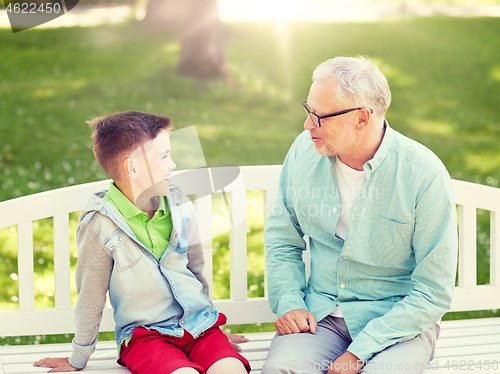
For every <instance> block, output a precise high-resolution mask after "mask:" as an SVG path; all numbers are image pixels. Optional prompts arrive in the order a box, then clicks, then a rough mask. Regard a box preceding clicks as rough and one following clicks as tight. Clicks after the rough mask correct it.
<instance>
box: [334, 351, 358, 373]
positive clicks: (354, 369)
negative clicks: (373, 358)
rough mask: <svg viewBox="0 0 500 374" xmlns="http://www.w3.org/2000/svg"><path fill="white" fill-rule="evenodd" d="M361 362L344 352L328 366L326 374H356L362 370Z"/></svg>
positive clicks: (349, 353)
mask: <svg viewBox="0 0 500 374" xmlns="http://www.w3.org/2000/svg"><path fill="white" fill-rule="evenodd" d="M363 366H364V364H363V361H361V360H360V359H358V357H356V355H353V354H352V353H351V352H349V351H345V352H344V353H343V354H342V355H341V356H340V357H338V358H337V359H336V360H335V361H333V362H332V363H331V364H330V369H329V370H328V373H327V374H358V373H359V371H360V370H361V369H362V368H363Z"/></svg>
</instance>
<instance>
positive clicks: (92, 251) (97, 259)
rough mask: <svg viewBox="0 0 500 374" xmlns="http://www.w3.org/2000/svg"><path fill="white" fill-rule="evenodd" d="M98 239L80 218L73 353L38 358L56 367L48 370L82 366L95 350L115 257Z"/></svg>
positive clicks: (66, 369)
mask: <svg viewBox="0 0 500 374" xmlns="http://www.w3.org/2000/svg"><path fill="white" fill-rule="evenodd" d="M98 239H99V238H98V235H97V233H96V232H95V231H94V229H93V228H92V227H91V226H90V225H89V224H87V223H84V222H80V224H79V225H78V229H77V232H76V240H77V243H78V263H77V264H76V290H77V292H78V301H77V303H76V307H75V322H76V332H75V338H74V339H73V354H72V355H71V357H69V359H68V358H44V359H42V360H39V361H37V362H36V363H35V364H34V366H48V367H51V368H53V369H52V370H50V371H49V372H61V371H75V370H81V369H83V368H84V367H85V366H86V365H87V362H88V360H89V358H90V355H91V354H92V353H93V352H94V350H95V344H96V342H97V338H98V335H99V325H100V323H101V317H102V311H103V309H104V305H105V303H106V292H107V291H108V288H109V279H110V277H111V271H112V270H113V260H112V259H111V257H109V256H108V255H107V254H106V252H105V251H104V250H103V249H102V247H101V244H100V242H99V240H98Z"/></svg>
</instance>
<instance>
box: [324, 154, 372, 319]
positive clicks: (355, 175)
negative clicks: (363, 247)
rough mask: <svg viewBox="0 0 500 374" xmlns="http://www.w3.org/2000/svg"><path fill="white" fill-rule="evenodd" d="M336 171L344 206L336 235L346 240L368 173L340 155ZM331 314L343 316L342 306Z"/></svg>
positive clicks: (341, 201)
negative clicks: (360, 190) (357, 200)
mask: <svg viewBox="0 0 500 374" xmlns="http://www.w3.org/2000/svg"><path fill="white" fill-rule="evenodd" d="M335 173H336V174H337V185H338V188H339V195H340V204H341V206H342V209H341V213H340V217H339V221H338V222H337V227H336V228H335V235H337V236H338V237H339V238H341V239H344V240H345V235H346V232H347V222H348V220H349V212H350V211H351V207H352V204H353V203H354V200H355V199H356V196H357V195H358V192H359V189H360V188H361V185H362V184H363V182H364V180H365V178H366V173H365V171H364V170H355V169H353V168H351V167H349V166H347V165H346V164H344V163H343V162H342V161H340V159H339V158H338V157H337V161H336V163H335ZM330 315H331V316H334V317H342V313H341V312H340V308H337V309H335V310H334V311H333V312H332V313H330Z"/></svg>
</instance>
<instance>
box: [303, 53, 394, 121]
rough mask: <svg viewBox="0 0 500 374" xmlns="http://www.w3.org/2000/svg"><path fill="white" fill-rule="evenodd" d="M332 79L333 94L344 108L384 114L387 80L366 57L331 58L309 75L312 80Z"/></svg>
mask: <svg viewBox="0 0 500 374" xmlns="http://www.w3.org/2000/svg"><path fill="white" fill-rule="evenodd" d="M330 77H335V78H337V80H338V82H339V83H338V85H337V87H336V92H335V93H336V94H337V97H338V99H339V100H340V101H341V102H342V103H344V104H345V105H347V106H350V107H359V106H366V107H369V108H371V109H373V110H374V111H375V112H376V113H377V114H379V115H384V114H385V112H387V109H389V105H390V104H391V91H390V90H389V84H388V83H387V78H386V77H385V75H384V74H383V73H382V72H381V71H380V69H379V68H378V66H377V65H375V64H374V63H373V62H372V61H371V60H370V59H369V58H366V57H335V58H331V59H329V60H327V61H325V62H323V63H321V64H320V65H319V66H318V67H317V68H316V69H315V70H314V73H313V76H312V79H313V81H315V80H322V79H327V78H330Z"/></svg>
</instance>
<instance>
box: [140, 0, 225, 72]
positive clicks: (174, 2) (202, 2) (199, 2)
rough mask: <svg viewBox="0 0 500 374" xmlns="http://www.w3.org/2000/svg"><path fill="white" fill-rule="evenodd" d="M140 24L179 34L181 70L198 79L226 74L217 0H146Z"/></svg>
mask: <svg viewBox="0 0 500 374" xmlns="http://www.w3.org/2000/svg"><path fill="white" fill-rule="evenodd" d="M143 23H144V24H145V25H146V27H148V28H153V29H158V30H164V31H166V32H176V33H178V34H179V35H180V40H181V44H182V49H181V55H180V61H179V65H178V71H179V72H180V73H182V74H185V75H189V76H192V77H196V78H201V79H213V78H223V77H227V74H228V69H227V62H226V56H225V53H224V41H223V39H224V34H223V29H222V24H221V22H220V19H219V15H218V11H217V0H183V1H178V0H149V2H148V5H147V7H146V17H145V18H144V20H143Z"/></svg>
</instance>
